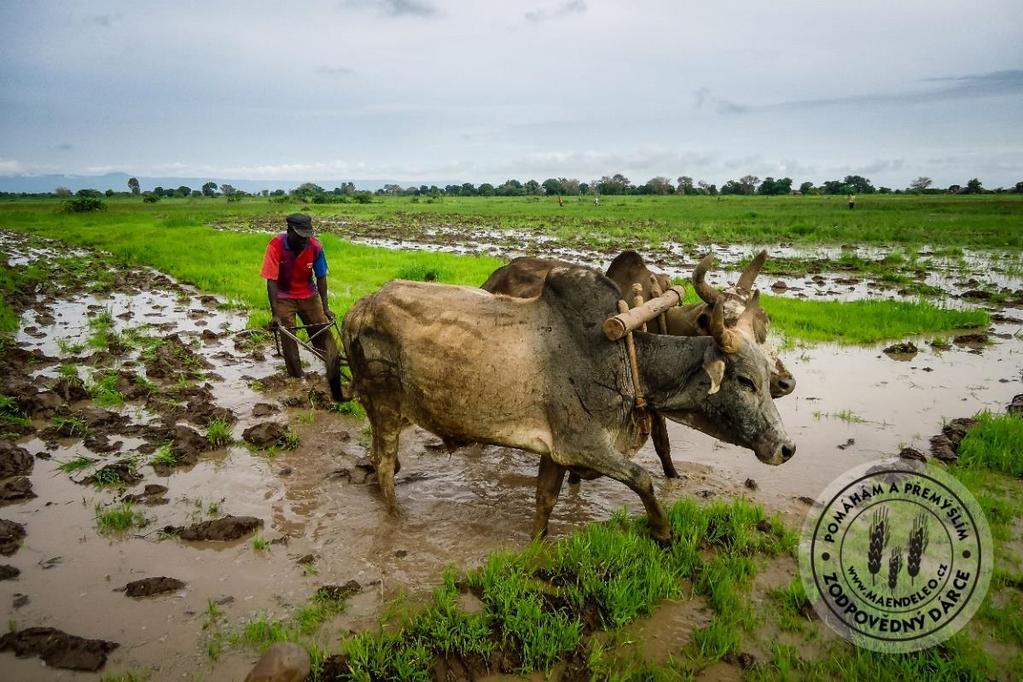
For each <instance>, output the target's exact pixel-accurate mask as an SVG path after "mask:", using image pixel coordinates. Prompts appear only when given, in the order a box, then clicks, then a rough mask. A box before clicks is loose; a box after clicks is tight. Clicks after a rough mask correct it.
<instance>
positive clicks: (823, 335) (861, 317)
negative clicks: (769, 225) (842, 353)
mask: <svg viewBox="0 0 1023 682" xmlns="http://www.w3.org/2000/svg"><path fill="white" fill-rule="evenodd" d="M760 301H761V304H762V305H763V308H764V310H765V311H766V312H767V314H768V315H769V316H770V318H771V328H772V329H778V330H779V331H781V333H782V334H784V335H785V336H786V337H789V338H793V339H798V340H800V341H810V342H816V341H833V342H838V343H847V344H867V343H876V342H878V341H883V340H886V339H900V338H904V337H907V336H916V335H920V334H929V333H934V332H942V331H948V330H951V329H960V328H968V327H986V326H987V325H988V323H989V321H990V316H989V315H988V314H987V312H985V311H983V310H951V309H947V308H941V307H939V306H936V305H934V304H932V303H928V302H925V301H849V302H841V301H805V300H801V299H795V298H784V297H781V296H761V297H760Z"/></svg>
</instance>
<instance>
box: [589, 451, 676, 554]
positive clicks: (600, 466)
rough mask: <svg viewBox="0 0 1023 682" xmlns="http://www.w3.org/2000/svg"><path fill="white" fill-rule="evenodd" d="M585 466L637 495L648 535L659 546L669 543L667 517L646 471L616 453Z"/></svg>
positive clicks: (669, 528)
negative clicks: (646, 521)
mask: <svg viewBox="0 0 1023 682" xmlns="http://www.w3.org/2000/svg"><path fill="white" fill-rule="evenodd" d="M587 466H590V467H591V468H593V469H594V470H595V471H597V472H599V473H601V474H603V475H604V476H608V477H610V478H613V479H615V480H616V481H621V482H622V483H624V484H625V485H627V486H629V488H631V489H632V492H634V493H636V494H637V495H639V499H641V500H643V507H645V508H646V515H647V519H648V522H649V524H650V534H651V535H652V536H653V538H654V540H656V541H657V542H659V543H661V544H666V543H669V542H671V525H670V524H669V523H668V515H667V514H665V513H664V508H663V507H661V503H660V502H658V501H657V496H656V495H655V494H654V481H653V479H652V478H650V474H649V473H647V471H646V469H644V468H643V467H641V466H639V465H638V464H636V463H635V462H630V461H629V460H627V459H625V458H623V457H622V456H621V455H620V454H618V453H614V454H613V455H609V456H607V457H602V458H599V459H598V460H597V461H591V462H588V463H587Z"/></svg>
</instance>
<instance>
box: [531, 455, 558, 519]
mask: <svg viewBox="0 0 1023 682" xmlns="http://www.w3.org/2000/svg"><path fill="white" fill-rule="evenodd" d="M564 480H565V467H563V466H561V465H560V464H558V463H557V462H555V461H554V460H553V459H551V456H550V455H542V456H541V457H540V473H539V474H537V477H536V517H535V518H534V520H533V537H534V538H542V537H546V536H547V521H548V520H549V519H550V518H551V511H553V509H554V503H555V502H557V501H558V495H559V494H560V493H561V484H562V482H563V481H564Z"/></svg>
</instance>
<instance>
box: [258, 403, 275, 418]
mask: <svg viewBox="0 0 1023 682" xmlns="http://www.w3.org/2000/svg"><path fill="white" fill-rule="evenodd" d="M278 412H280V408H278V407H277V406H276V405H271V404H270V403H256V404H255V406H253V408H252V416H253V417H269V416H270V415H271V414H277V413H278Z"/></svg>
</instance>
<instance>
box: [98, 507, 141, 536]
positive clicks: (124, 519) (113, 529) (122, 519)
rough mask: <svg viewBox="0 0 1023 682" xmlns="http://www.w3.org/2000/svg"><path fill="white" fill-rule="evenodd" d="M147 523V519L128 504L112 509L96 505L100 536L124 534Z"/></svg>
mask: <svg viewBox="0 0 1023 682" xmlns="http://www.w3.org/2000/svg"><path fill="white" fill-rule="evenodd" d="M145 523H146V517H145V516H143V515H142V514H141V513H139V512H137V511H135V508H134V507H132V505H131V504H129V503H127V502H124V503H121V504H118V505H114V506H112V507H103V505H99V504H98V505H96V529H97V530H98V531H99V532H100V534H110V533H123V532H125V531H127V530H130V529H132V528H138V527H140V526H143V525H145Z"/></svg>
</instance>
